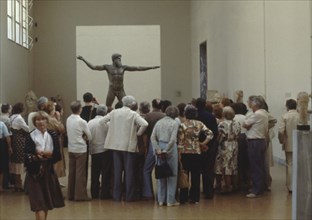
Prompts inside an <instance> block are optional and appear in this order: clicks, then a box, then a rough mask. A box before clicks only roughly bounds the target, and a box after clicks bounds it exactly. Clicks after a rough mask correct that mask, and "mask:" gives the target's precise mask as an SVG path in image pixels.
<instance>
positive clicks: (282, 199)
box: [0, 164, 291, 220]
mask: <svg viewBox="0 0 312 220" xmlns="http://www.w3.org/2000/svg"><path fill="white" fill-rule="evenodd" d="M271 174H272V177H273V183H272V191H271V192H266V193H265V194H264V195H263V196H262V197H260V198H256V199H247V198H245V194H244V192H237V193H233V194H229V195H216V196H215V197H214V199H212V200H205V199H204V198H203V199H202V200H201V201H200V203H199V205H191V204H186V205H181V206H179V207H158V205H157V203H156V202H153V201H149V202H146V201H141V202H132V203H126V202H113V201H111V200H105V201H103V200H92V201H88V202H73V201H68V200H65V203H66V206H65V207H64V208H59V209H54V210H52V211H49V213H48V219H50V220H51V219H57V220H61V219H291V194H288V191H287V190H286V188H285V167H283V166H280V165H277V164H276V165H275V166H274V167H272V168H271ZM61 182H63V183H65V184H66V183H67V179H66V178H62V179H61ZM63 192H64V195H66V187H65V188H63ZM34 218H35V215H34V213H33V212H31V211H30V206H29V201H28V197H27V195H25V194H24V193H17V192H12V191H5V192H1V193H0V219H3V220H9V219H14V220H16V219H34Z"/></svg>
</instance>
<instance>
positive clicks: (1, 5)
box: [0, 1, 34, 104]
mask: <svg viewBox="0 0 312 220" xmlns="http://www.w3.org/2000/svg"><path fill="white" fill-rule="evenodd" d="M33 68H34V66H33V53H32V51H29V50H27V49H25V48H24V47H22V46H20V45H18V44H16V43H14V42H12V41H10V40H9V39H8V38H7V1H0V103H1V102H2V103H4V102H7V103H10V104H15V103H17V102H23V103H24V99H25V95H26V93H27V92H28V91H29V90H30V89H31V88H32V81H33Z"/></svg>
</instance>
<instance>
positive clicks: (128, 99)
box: [121, 95, 136, 108]
mask: <svg viewBox="0 0 312 220" xmlns="http://www.w3.org/2000/svg"><path fill="white" fill-rule="evenodd" d="M121 101H122V104H123V106H127V107H129V108H131V107H132V106H133V105H135V104H136V101H135V98H134V97H133V96H131V95H126V96H124V97H123V98H122V99H121Z"/></svg>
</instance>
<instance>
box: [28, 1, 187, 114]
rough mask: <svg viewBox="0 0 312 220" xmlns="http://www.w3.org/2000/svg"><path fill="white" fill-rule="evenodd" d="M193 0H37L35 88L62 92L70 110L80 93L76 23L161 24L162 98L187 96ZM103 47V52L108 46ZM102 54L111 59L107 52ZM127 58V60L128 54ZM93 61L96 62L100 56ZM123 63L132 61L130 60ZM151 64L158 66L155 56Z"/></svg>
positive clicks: (47, 91)
mask: <svg viewBox="0 0 312 220" xmlns="http://www.w3.org/2000/svg"><path fill="white" fill-rule="evenodd" d="M189 4H190V3H189V2H187V1H56V0H54V1H35V5H34V6H35V8H34V10H35V18H36V21H37V22H38V27H37V28H36V36H37V37H38V42H37V43H36V45H35V48H34V50H35V82H34V83H35V91H36V92H37V93H44V94H47V95H48V96H50V95H54V94H61V95H62V96H63V99H64V102H65V104H66V107H67V108H66V109H65V110H67V114H68V113H69V108H68V105H69V104H70V102H71V101H72V100H74V99H76V97H77V92H76V84H77V77H76V66H77V62H78V61H77V60H76V27H77V26H95V25H100V26H103V25H159V26H160V30H161V32H160V38H161V47H160V53H161V57H160V59H161V62H160V63H161V70H160V71H161V98H164V99H170V100H172V101H173V102H174V103H179V102H182V101H184V100H189V99H190V98H191V87H190V85H189V82H190V81H191V75H190V72H191V58H190V17H189ZM100 49H101V50H102V51H105V48H100ZM92 52H93V51H90V53H92ZM129 53H130V51H129ZM131 53H133V51H131ZM137 53H138V54H139V53H140V51H137ZM98 58H99V59H100V60H102V59H105V61H106V62H109V60H108V59H109V57H106V56H101V57H98ZM124 58H125V59H128V58H127V56H126V55H124ZM93 62H94V63H96V60H95V61H93ZM123 62H124V63H132V61H131V60H124V61H123ZM133 63H134V64H139V63H138V62H133ZM149 64H153V65H154V64H156V65H157V63H156V62H153V60H150V63H149ZM133 74H136V75H137V74H139V73H137V72H135V73H133ZM146 74H148V72H146ZM127 79H128V78H126V80H127ZM138 86H140V85H139V84H138ZM126 89H127V88H126ZM177 91H181V94H182V95H181V97H177ZM142 92H145V91H142ZM152 98H154V97H151V99H152Z"/></svg>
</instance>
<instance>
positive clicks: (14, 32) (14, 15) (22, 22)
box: [7, 0, 31, 48]
mask: <svg viewBox="0 0 312 220" xmlns="http://www.w3.org/2000/svg"><path fill="white" fill-rule="evenodd" d="M28 1H29V0H7V15H8V39H10V40H12V41H14V42H16V43H17V44H20V45H22V46H23V47H25V48H30V47H31V45H30V44H29V35H28V32H29V16H28V10H29V8H28Z"/></svg>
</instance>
